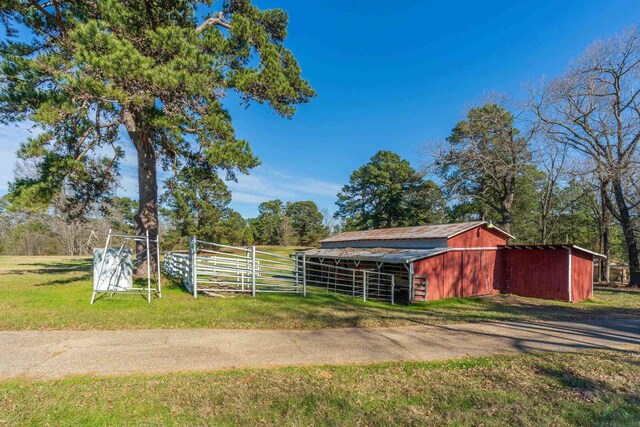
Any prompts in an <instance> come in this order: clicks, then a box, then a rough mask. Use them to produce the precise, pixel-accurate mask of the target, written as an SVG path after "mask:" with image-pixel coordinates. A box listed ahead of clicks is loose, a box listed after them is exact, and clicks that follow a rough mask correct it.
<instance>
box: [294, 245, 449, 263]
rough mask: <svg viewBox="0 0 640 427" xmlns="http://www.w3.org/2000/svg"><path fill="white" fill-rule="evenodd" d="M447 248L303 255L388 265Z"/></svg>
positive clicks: (318, 251)
mask: <svg viewBox="0 0 640 427" xmlns="http://www.w3.org/2000/svg"><path fill="white" fill-rule="evenodd" d="M447 250H448V249H447V248H436V249H390V248H367V249H362V248H336V249H309V250H306V251H305V252H304V253H305V255H306V256H307V257H313V258H329V259H339V260H353V261H374V262H388V263H406V262H411V261H415V260H418V259H423V258H428V257H431V256H434V255H438V254H441V253H444V252H446V251H447Z"/></svg>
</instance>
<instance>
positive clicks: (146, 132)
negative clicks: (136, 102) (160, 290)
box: [124, 111, 159, 276]
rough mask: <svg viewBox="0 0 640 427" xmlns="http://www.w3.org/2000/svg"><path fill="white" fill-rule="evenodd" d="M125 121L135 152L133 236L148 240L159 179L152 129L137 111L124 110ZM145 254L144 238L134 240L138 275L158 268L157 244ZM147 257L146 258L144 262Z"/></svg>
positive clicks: (154, 224)
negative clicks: (136, 189) (136, 188)
mask: <svg viewBox="0 0 640 427" xmlns="http://www.w3.org/2000/svg"><path fill="white" fill-rule="evenodd" d="M124 124H125V127H126V129H127V132H128V134H129V137H130V138H131V141H132V142H133V145H134V147H136V152H137V154H138V212H137V213H136V215H135V216H134V222H135V231H136V235H137V236H140V237H146V233H147V231H148V232H149V239H150V240H156V239H157V238H158V228H159V221H158V181H157V176H156V153H155V147H154V146H153V141H152V139H151V131H150V129H149V128H148V126H146V124H145V123H144V120H143V118H142V116H141V115H140V114H136V113H131V112H130V111H126V112H125V113H124ZM148 252H149V253H148V254H147V244H146V242H145V241H138V242H136V271H135V274H136V275H138V276H146V275H147V274H148V267H150V268H151V272H152V273H153V272H154V271H156V270H157V267H158V265H157V246H156V245H155V244H153V243H152V244H151V245H150V248H149V250H148ZM147 260H148V261H147Z"/></svg>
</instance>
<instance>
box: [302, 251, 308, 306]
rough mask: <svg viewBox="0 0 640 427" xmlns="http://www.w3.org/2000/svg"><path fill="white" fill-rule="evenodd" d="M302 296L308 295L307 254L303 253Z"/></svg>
mask: <svg viewBox="0 0 640 427" xmlns="http://www.w3.org/2000/svg"><path fill="white" fill-rule="evenodd" d="M302 296H304V297H306V296H307V254H305V253H304V252H303V253H302Z"/></svg>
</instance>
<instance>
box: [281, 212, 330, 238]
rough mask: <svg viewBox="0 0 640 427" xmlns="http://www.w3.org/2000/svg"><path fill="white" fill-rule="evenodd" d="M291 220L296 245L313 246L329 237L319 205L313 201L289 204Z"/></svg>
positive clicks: (287, 213) (288, 214)
mask: <svg viewBox="0 0 640 427" xmlns="http://www.w3.org/2000/svg"><path fill="white" fill-rule="evenodd" d="M286 216H287V217H288V218H289V220H290V223H291V228H292V231H293V235H294V242H295V244H296V245H303V246H311V245H314V244H316V243H317V242H318V240H321V239H323V238H324V237H326V236H327V234H328V230H327V229H326V227H325V226H324V224H323V222H324V217H323V215H322V212H320V210H319V209H318V205H316V204H315V202H312V201H300V202H293V203H287V207H286Z"/></svg>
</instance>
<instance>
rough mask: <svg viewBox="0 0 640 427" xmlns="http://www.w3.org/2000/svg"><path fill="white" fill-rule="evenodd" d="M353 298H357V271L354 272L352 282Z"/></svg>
mask: <svg viewBox="0 0 640 427" xmlns="http://www.w3.org/2000/svg"><path fill="white" fill-rule="evenodd" d="M351 297H352V298H355V297H356V271H355V270H353V279H352V280H351Z"/></svg>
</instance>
